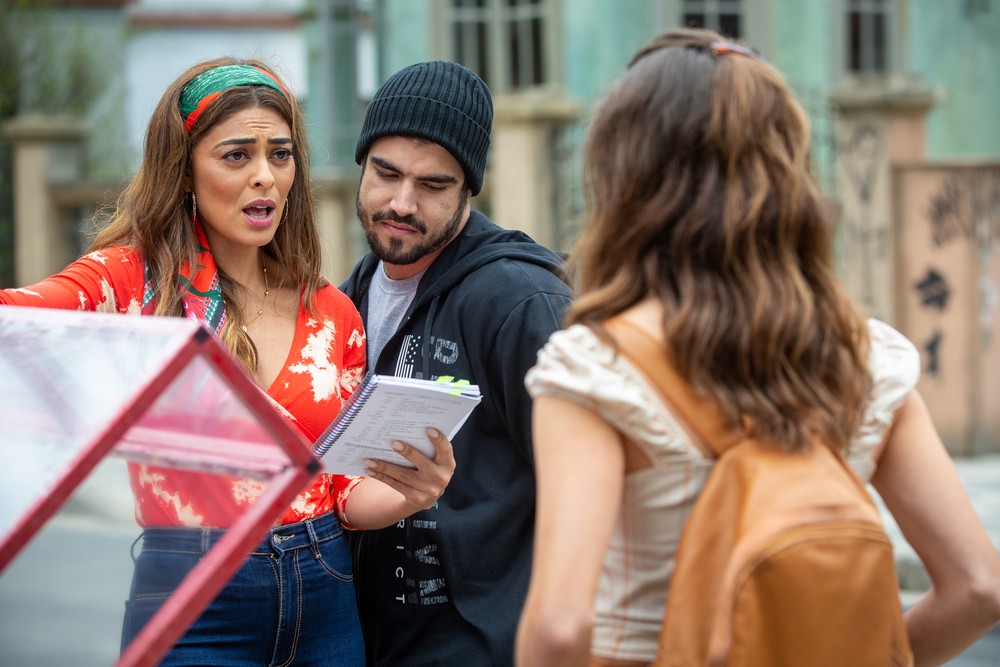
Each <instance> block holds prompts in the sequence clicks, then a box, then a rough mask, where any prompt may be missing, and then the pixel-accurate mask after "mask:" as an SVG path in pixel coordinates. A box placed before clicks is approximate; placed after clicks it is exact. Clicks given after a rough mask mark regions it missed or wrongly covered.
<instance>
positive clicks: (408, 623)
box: [341, 61, 572, 667]
mask: <svg viewBox="0 0 1000 667" xmlns="http://www.w3.org/2000/svg"><path fill="white" fill-rule="evenodd" d="M492 125H493V101H492V98H491V96H490V91H489V89H488V88H487V87H486V84H485V83H484V82H483V81H482V79H480V78H479V77H478V76H477V75H476V74H475V73H474V72H472V71H471V70H469V69H468V68H466V67H463V66H461V65H458V64H456V63H452V62H444V61H434V62H423V63H418V64H416V65H412V66H410V67H407V68H404V69H403V70H401V71H399V72H397V73H396V74H394V75H393V76H391V77H390V78H389V79H388V80H387V81H386V82H385V83H384V84H383V85H382V87H381V88H380V89H379V90H378V91H377V92H376V93H375V97H374V99H372V102H371V104H370V106H369V107H368V111H367V113H366V115H365V120H364V125H363V127H362V130H361V136H360V137H359V139H358V145H357V151H356V153H355V159H356V160H357V162H358V164H360V165H361V183H360V186H359V191H358V198H357V210H358V219H359V220H360V221H361V226H362V227H363V228H364V231H365V234H366V236H367V239H368V245H369V247H370V248H371V252H370V253H368V254H367V255H366V256H365V257H364V258H362V260H361V261H360V262H359V263H358V265H357V266H355V267H354V271H353V272H352V273H351V276H350V277H349V278H348V279H347V281H346V282H345V283H344V284H343V285H342V286H341V289H343V291H344V292H345V293H347V295H348V296H349V297H350V298H351V299H352V300H353V301H354V303H355V305H356V306H357V307H358V310H359V311H360V312H361V316H362V317H363V318H364V322H365V330H366V332H367V339H368V342H367V344H368V367H369V369H370V370H373V371H375V372H376V373H380V374H385V375H397V376H404V377H418V378H429V379H435V378H439V377H444V376H446V377H450V378H454V379H455V380H467V381H468V382H470V383H471V384H476V385H479V388H480V391H481V392H482V394H483V400H482V403H480V405H479V406H477V407H476V409H475V410H473V412H472V415H471V417H470V418H469V420H468V421H467V422H466V423H465V425H464V426H463V427H462V429H461V431H459V433H458V434H457V435H456V436H455V438H454V440H453V443H452V444H453V446H454V450H455V460H456V470H455V474H454V476H453V477H452V480H451V482H450V484H449V486H448V488H447V489H446V491H445V492H444V494H443V495H442V496H441V498H440V499H439V500H438V503H437V505H436V506H435V507H434V508H433V509H429V510H424V511H421V512H417V513H416V514H414V515H413V516H411V517H410V518H408V519H406V520H405V521H401V522H400V523H399V524H397V525H396V526H393V527H389V528H385V529H382V530H377V531H363V532H357V533H354V534H353V535H352V536H353V539H354V541H355V550H354V554H355V562H354V568H355V570H354V576H355V581H356V583H357V592H358V604H359V608H360V611H361V619H362V626H363V628H364V631H365V641H366V644H367V647H368V657H369V664H370V665H393V666H395V665H461V666H463V667H464V666H466V665H511V664H513V660H514V658H513V649H514V633H515V630H516V627H517V621H518V617H519V616H520V613H521V607H522V605H523V602H524V598H525V594H526V592H527V586H528V579H529V575H530V567H531V551H532V532H533V527H534V517H535V478H534V473H533V467H532V448H531V399H530V397H529V396H528V394H527V392H526V391H525V388H524V375H525V373H526V372H527V370H528V369H529V368H530V367H531V366H532V365H534V363H535V360H536V353H537V351H538V349H539V348H540V347H541V346H542V345H544V344H545V342H546V341H547V340H548V338H549V335H550V334H551V333H552V332H553V331H555V330H557V329H559V328H560V327H561V326H562V321H563V313H564V312H565V310H566V308H567V307H568V306H569V304H570V300H571V298H572V292H571V290H570V287H569V285H568V283H567V280H566V277H565V274H564V272H563V263H562V260H561V259H560V257H559V256H558V255H556V254H555V253H554V252H552V251H550V250H548V249H546V248H544V247H542V246H540V245H538V244H537V243H535V242H534V241H533V240H532V239H531V238H529V237H528V236H527V235H525V234H524V233H522V232H519V231H512V230H506V229H502V228H500V227H498V226H497V225H495V224H494V223H493V222H491V221H490V220H489V219H487V218H486V216H484V215H483V214H482V213H479V212H478V211H474V210H472V207H471V203H470V197H473V196H475V195H477V194H479V192H480V190H481V189H482V186H483V174H484V172H485V170H486V161H487V152H488V150H489V146H490V132H491V130H492Z"/></svg>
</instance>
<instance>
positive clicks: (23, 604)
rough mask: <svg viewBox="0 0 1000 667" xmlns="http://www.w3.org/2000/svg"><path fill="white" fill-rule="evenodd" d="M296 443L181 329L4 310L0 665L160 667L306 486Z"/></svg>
mask: <svg viewBox="0 0 1000 667" xmlns="http://www.w3.org/2000/svg"><path fill="white" fill-rule="evenodd" d="M305 445H306V443H305V441H304V440H303V438H302V436H301V435H299V434H298V433H297V432H296V431H295V430H294V429H293V428H292V427H291V426H290V424H289V423H288V422H286V421H285V419H284V418H283V417H282V416H281V414H280V410H279V409H276V406H275V405H274V404H273V403H272V402H270V400H269V399H268V398H267V397H266V396H265V394H264V393H263V392H262V391H260V390H259V389H258V388H257V387H256V386H255V385H254V384H253V382H252V380H250V378H249V377H248V376H247V375H246V373H245V372H244V371H243V369H242V367H240V366H238V364H236V362H235V361H233V360H232V359H231V358H230V357H229V355H228V353H227V352H225V351H224V350H223V349H222V348H221V346H220V345H219V344H218V343H217V342H216V341H215V340H214V339H213V338H212V337H211V336H210V335H208V334H207V332H206V331H205V330H204V329H202V327H201V325H199V324H197V323H195V322H193V321H190V320H185V319H180V318H158V317H157V318H139V317H123V316H120V315H108V314H97V313H81V312H65V311H51V310H43V309H32V308H8V307H5V308H0V451H2V452H3V453H4V454H5V456H6V459H7V462H6V465H4V466H0V646H3V647H4V649H3V652H4V658H2V659H0V663H2V664H6V661H7V660H8V659H9V660H11V661H12V662H11V663H10V664H32V665H48V664H52V665H57V664H74V665H91V664H93V665H111V664H116V663H117V664H119V665H129V666H131V665H154V664H156V663H157V662H158V661H159V658H160V657H162V655H163V654H164V653H165V652H166V651H167V650H169V648H170V646H171V645H172V644H173V642H174V641H176V639H177V638H178V637H180V636H181V634H182V633H183V631H184V629H185V628H186V627H187V626H188V625H189V624H190V623H191V622H192V621H193V620H194V619H196V618H197V616H198V614H199V613H200V611H201V610H202V609H203V608H204V606H205V605H207V604H208V603H209V602H210V601H211V599H212V598H213V597H214V596H215V594H216V592H217V591H218V590H220V589H221V588H222V586H223V585H224V584H225V583H226V581H228V579H229V578H230V577H231V576H232V574H233V573H235V571H236V570H237V569H238V568H239V566H240V564H241V563H242V562H243V560H244V558H245V557H246V555H247V554H248V553H250V552H251V551H253V550H254V549H255V548H256V547H257V546H258V545H260V543H261V541H262V540H263V539H264V538H265V537H266V534H267V531H268V529H269V528H270V527H271V526H272V525H274V523H275V521H276V520H278V519H280V517H281V516H282V515H283V514H284V512H285V511H286V510H287V509H288V506H289V505H290V504H291V502H292V501H293V499H294V497H295V495H296V494H297V493H298V492H299V491H301V490H302V489H303V488H304V487H305V486H306V485H307V484H308V483H309V481H310V480H311V479H312V477H313V476H314V475H315V473H316V471H317V470H318V469H319V464H318V462H317V461H316V460H315V459H314V458H313V457H312V454H311V453H309V451H308V448H307V447H306V446H305ZM152 543H155V548H150V549H149V551H152V552H155V551H158V550H160V551H163V552H168V553H171V554H178V553H182V552H184V553H185V555H183V556H182V557H180V558H174V557H171V558H170V562H169V563H168V564H167V565H166V566H164V564H163V562H161V561H158V560H157V559H156V557H155V553H154V554H152V557H149V554H148V553H147V554H146V555H145V556H144V549H145V548H146V547H147V545H148V544H152ZM192 545H193V546H192ZM144 564H145V565H144ZM133 587H138V588H136V589H135V590H134V592H135V595H132V591H133ZM127 600H133V602H134V603H133V604H131V605H126V601H127ZM123 628H125V629H126V630H127V631H128V636H129V637H132V642H131V643H128V642H125V645H124V646H123V645H122V642H123V640H122V633H123ZM144 628H145V629H144Z"/></svg>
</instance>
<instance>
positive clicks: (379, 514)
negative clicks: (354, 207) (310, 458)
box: [0, 58, 455, 665]
mask: <svg viewBox="0 0 1000 667" xmlns="http://www.w3.org/2000/svg"><path fill="white" fill-rule="evenodd" d="M106 218H107V219H106V220H105V224H104V225H103V226H102V227H101V229H100V231H99V232H98V234H97V235H96V237H95V238H94V240H93V242H92V244H91V247H90V249H89V251H88V254H87V255H85V256H84V257H82V258H81V259H79V260H78V261H76V262H74V263H73V264H71V265H70V266H69V267H67V268H66V269H65V270H64V271H63V272H61V273H59V274H58V275H55V276H52V277H50V278H48V279H46V280H43V281H42V282H40V283H38V284H37V285H32V286H30V287H27V288H23V289H14V290H0V304H14V305H21V306H39V307H48V308H65V309H78V310H97V311H105V312H118V313H122V314H133V315H154V316H185V317H189V318H192V319H197V320H199V321H201V322H203V323H204V324H205V325H206V326H207V327H208V328H209V329H211V330H212V331H213V332H214V333H215V335H216V336H217V337H218V338H219V339H220V340H221V341H222V342H223V343H224V344H225V345H226V346H227V347H228V348H229V349H230V350H231V351H232V352H233V354H234V355H235V356H236V357H237V358H238V359H239V360H240V361H241V362H242V363H243V365H244V366H245V367H246V369H247V371H248V372H249V373H250V374H251V375H252V376H253V378H254V380H255V381H256V382H257V384H258V385H259V386H260V387H261V389H262V390H263V391H264V392H266V395H267V396H268V397H269V398H271V399H272V401H273V402H274V403H275V406H276V408H278V409H279V410H280V411H281V413H282V414H284V415H285V416H286V417H287V418H288V419H289V420H290V421H291V422H292V423H293V424H294V425H295V427H296V428H298V429H299V430H300V431H301V432H302V434H303V435H304V436H305V438H306V439H307V440H309V441H313V440H315V439H316V438H317V437H318V436H319V435H320V434H321V433H322V431H323V430H324V429H325V427H326V426H327V425H328V424H329V422H330V421H331V419H333V417H334V416H335V415H336V414H337V412H338V411H339V409H340V407H341V405H342V404H343V403H344V401H345V400H347V398H348V397H349V396H350V395H351V393H352V391H353V390H354V389H355V387H357V385H358V383H359V381H360V379H361V377H362V376H363V374H364V371H365V335H364V331H363V329H362V323H361V317H360V315H359V314H358V312H357V310H356V309H355V308H354V306H353V304H352V303H351V301H350V300H349V299H347V298H346V297H345V296H344V295H343V294H342V293H341V292H340V291H339V290H338V289H337V288H336V287H335V286H333V285H331V284H329V283H328V282H327V281H325V280H324V279H323V278H322V277H321V275H320V266H321V252H320V243H319V238H318V234H317V230H316V226H315V223H314V220H313V202H312V194H311V188H310V178H309V159H308V153H307V139H306V136H305V130H304V123H303V119H302V115H301V112H300V110H299V107H298V104H297V102H296V100H295V98H294V97H293V96H292V95H291V94H290V92H289V91H288V88H287V86H285V85H284V84H283V83H282V82H281V81H280V79H279V78H278V77H277V76H276V75H275V73H274V71H273V70H272V69H271V68H269V67H268V66H267V65H266V64H265V63H263V62H258V61H251V60H235V59H229V58H225V59H217V60H211V61H207V62H203V63H199V64H197V65H195V66H193V67H191V68H190V69H188V70H187V71H186V72H184V73H183V74H182V75H181V76H179V77H178V78H177V79H176V80H175V81H174V82H173V83H172V84H171V85H170V86H169V87H168V88H167V90H166V92H165V93H164V95H163V97H162V98H161V100H160V102H159V104H158V105H157V106H156V109H155V110H154V111H153V114H152V117H151V119H150V121H149V125H148V128H147V131H146V139H145V148H144V156H143V162H142V164H141V166H140V167H139V170H138V172H137V173H136V174H135V176H134V177H133V178H132V180H131V182H130V183H129V184H128V186H127V187H126V189H125V191H124V192H123V194H122V195H121V197H120V199H119V201H118V203H117V206H116V207H115V208H114V210H112V211H111V212H110V213H109V214H108V215H107V216H106ZM428 438H429V439H430V440H431V442H432V443H433V445H434V447H435V452H436V453H435V457H434V459H431V458H428V457H426V456H424V455H423V454H421V453H420V452H419V451H417V450H416V449H415V448H414V447H411V446H410V445H409V444H406V443H404V444H403V448H402V451H401V452H400V453H401V454H402V455H403V456H404V457H406V458H407V459H408V460H409V461H410V462H411V463H412V464H413V465H415V466H416V470H410V469H404V468H402V467H399V466H394V465H391V464H388V463H382V462H375V463H373V464H372V465H373V466H374V467H373V468H371V469H369V471H368V472H369V475H368V476H366V477H351V476H343V475H329V474H322V475H320V476H318V477H317V478H316V479H315V481H314V483H313V484H312V485H311V486H310V487H309V488H307V489H306V490H305V491H304V492H302V493H301V494H300V496H299V497H298V498H297V499H296V500H295V502H294V503H293V504H292V506H291V507H289V508H288V510H287V512H286V513H285V514H284V516H283V517H282V518H281V519H280V520H279V521H278V525H277V526H276V527H275V528H273V529H272V530H271V533H270V534H269V535H268V536H267V539H266V540H264V541H263V543H262V544H261V545H260V547H258V548H257V549H256V551H255V552H254V553H253V554H252V555H251V556H250V557H249V558H248V559H247V561H246V563H244V565H243V567H242V568H241V569H240V571H239V572H238V573H237V574H236V575H235V577H234V578H233V579H232V581H231V582H230V583H229V584H228V585H227V586H226V588H224V589H223V591H222V592H221V593H220V594H219V595H218V596H217V598H216V599H215V600H214V601H213V602H212V603H211V604H210V605H209V606H208V608H207V609H206V610H205V611H204V612H203V613H202V615H201V617H200V618H199V619H198V620H197V621H196V622H195V624H194V625H193V626H192V627H191V628H190V629H189V630H188V632H187V633H186V634H185V635H184V637H182V639H181V640H180V641H179V642H178V643H177V645H176V646H175V647H174V648H173V649H172V650H171V652H170V653H169V654H168V655H167V657H166V658H165V659H164V661H163V663H161V664H163V665H181V664H183V665H206V664H227V665H264V664H282V665H293V664H294V665H306V664H322V665H361V664H363V663H364V650H363V645H362V641H361V632H360V626H359V624H358V618H357V610H356V606H355V597H354V588H353V583H352V564H351V555H350V552H349V550H348V547H347V540H346V536H345V535H344V533H343V530H344V529H373V528H381V527H385V526H387V525H391V524H393V523H395V522H397V521H399V520H400V519H402V518H404V517H406V516H409V515H410V514H412V513H414V512H416V511H418V510H420V509H423V508H427V507H430V506H433V504H434V503H435V501H436V500H437V498H438V496H440V495H441V493H442V492H443V490H444V488H445V486H446V485H447V483H448V482H449V480H450V479H451V475H452V473H453V471H454V468H455V461H454V457H453V453H452V449H451V443H450V442H449V441H448V440H447V439H446V438H444V437H443V436H441V434H439V433H437V432H435V431H432V432H429V433H428ZM129 465H130V468H129V476H130V480H131V484H132V490H133V493H134V495H135V500H136V517H137V519H138V521H139V523H140V524H141V526H142V528H143V535H142V539H141V544H142V548H141V550H139V552H138V554H137V555H136V556H135V572H134V575H133V583H132V591H131V594H130V598H129V600H128V603H127V606H126V614H125V619H124V626H123V631H122V646H123V648H124V647H125V646H127V645H128V643H129V642H130V641H131V639H132V638H133V637H135V635H137V634H138V632H139V631H140V630H141V629H142V627H143V625H144V624H145V623H146V621H148V620H149V618H150V617H151V616H152V614H153V613H155V611H156V610H157V609H158V608H159V606H160V605H161V604H162V603H163V601H164V600H165V599H166V597H167V596H169V594H170V593H171V592H172V591H173V590H174V588H176V586H177V585H178V584H179V583H180V581H181V579H182V578H183V577H184V575H185V574H186V573H187V571H189V570H190V568H191V567H193V566H194V565H195V564H196V563H197V562H198V560H199V559H200V558H201V556H203V555H204V553H205V552H206V551H207V549H208V548H210V547H211V545H212V544H213V543H214V541H215V540H217V539H218V538H219V537H221V535H222V534H224V529H225V528H226V526H228V525H229V524H230V523H231V522H232V521H233V519H234V517H235V516H237V515H239V514H240V513H241V511H242V510H245V509H246V507H247V506H248V505H249V504H250V503H252V502H253V499H254V498H255V497H256V495H259V493H260V492H262V490H263V488H262V485H259V484H255V483H254V482H252V481H248V480H232V479H223V478H221V477H220V476H214V475H199V476H197V477H196V478H194V481H195V483H192V481H193V480H192V475H193V473H187V474H186V476H185V475H181V474H178V473H177V472H176V471H170V470H169V469H157V468H156V467H155V466H150V465H145V464H138V463H130V464H129Z"/></svg>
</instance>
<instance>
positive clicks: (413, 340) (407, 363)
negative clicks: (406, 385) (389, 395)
mask: <svg viewBox="0 0 1000 667" xmlns="http://www.w3.org/2000/svg"><path fill="white" fill-rule="evenodd" d="M419 351H420V336H417V335H414V334H406V336H404V337H403V347H402V349H401V350H400V351H399V357H398V358H397V359H396V371H395V373H393V375H395V376H396V377H404V378H411V377H413V368H414V365H415V364H416V362H417V353H418V352H419Z"/></svg>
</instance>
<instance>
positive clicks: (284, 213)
mask: <svg viewBox="0 0 1000 667" xmlns="http://www.w3.org/2000/svg"><path fill="white" fill-rule="evenodd" d="M290 201H292V198H291V197H285V208H284V210H282V211H281V222H284V221H285V220H287V219H288V202H290Z"/></svg>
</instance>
